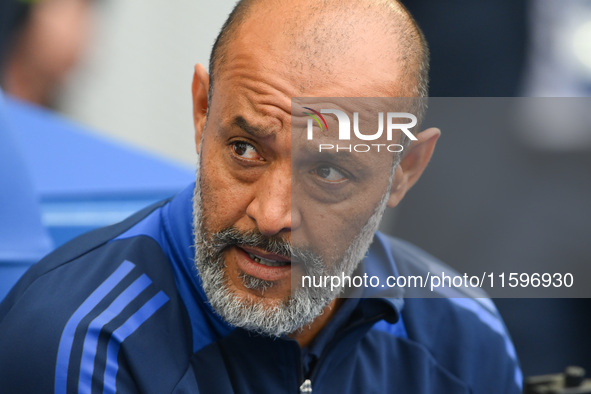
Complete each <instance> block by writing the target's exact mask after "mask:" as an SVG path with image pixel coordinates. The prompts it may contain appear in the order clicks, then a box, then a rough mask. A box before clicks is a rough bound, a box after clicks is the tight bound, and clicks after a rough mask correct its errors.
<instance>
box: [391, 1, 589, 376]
mask: <svg viewBox="0 0 591 394" xmlns="http://www.w3.org/2000/svg"><path fill="white" fill-rule="evenodd" d="M403 3H404V4H405V5H406V6H407V7H408V9H409V10H410V11H411V12H412V14H413V15H414V16H415V19H416V20H417V22H418V24H419V25H420V26H421V28H422V29H423V30H424V32H425V36H426V38H427V40H428V42H429V44H430V48H431V65H432V66H431V73H430V76H431V79H430V96H432V97H433V96H435V97H516V96H517V97H519V96H525V97H581V96H588V95H589V92H591V50H590V49H589V43H591V2H589V1H580V0H535V1H526V0H518V1H513V0H481V1H477V2H467V1H462V0H450V1H445V2H441V1H438V0H403ZM523 100H524V101H525V100H531V99H523ZM538 100H539V99H538ZM546 100H548V99H546ZM521 102H523V101H521ZM529 102H533V101H529ZM537 102H538V103H539V102H540V101H537ZM563 103H564V101H563ZM553 113H554V114H555V113H556V112H552V111H548V114H549V115H550V116H552V114H553ZM579 113H581V111H579ZM531 118H532V117H531V116H530V119H528V120H529V121H532V120H533V119H531ZM547 120H549V119H542V120H541V122H540V123H541V125H543V124H544V123H546V124H552V123H551V122H546V121H547ZM587 124H588V123H587ZM530 129H531V130H535V132H534V133H532V134H525V129H523V128H518V127H516V128H512V129H498V130H495V131H494V132H487V131H484V128H483V127H477V128H474V127H472V128H466V129H463V130H460V129H453V128H449V129H446V128H445V127H443V126H442V131H443V136H444V137H443V138H441V140H440V142H439V143H438V146H439V148H440V150H441V151H446V152H453V153H450V154H449V155H445V156H438V155H435V156H434V157H433V159H432V162H431V165H430V167H429V171H427V173H426V174H425V175H424V176H423V179H422V181H421V182H420V183H419V184H418V185H417V187H416V188H414V190H413V191H412V192H411V196H410V198H407V199H405V200H404V201H403V202H402V204H401V206H400V208H399V209H398V210H397V213H396V217H395V220H394V221H393V222H392V223H391V224H390V227H389V228H387V229H386V228H384V230H385V231H388V232H391V233H392V232H393V233H394V234H395V235H399V236H401V237H402V238H404V239H407V240H409V241H411V242H415V243H417V244H419V245H421V246H422V247H425V248H426V249H427V250H430V251H432V252H433V253H434V254H435V255H437V256H440V257H443V259H444V260H447V261H453V262H454V264H456V265H455V266H454V268H456V269H458V270H460V271H462V270H469V269H470V267H471V266H472V265H473V264H474V262H476V261H478V262H481V263H483V264H486V265H487V267H491V268H494V269H495V270H497V271H499V270H501V269H505V268H506V267H507V266H510V265H511V263H512V262H519V263H523V264H528V265H529V267H531V268H532V270H533V269H541V268H542V267H548V268H553V269H554V270H566V271H568V269H569V267H572V266H580V265H587V264H589V262H590V261H591V244H590V243H589V242H588V239H587V238H588V237H587V236H586V234H589V223H591V209H589V201H591V182H590V181H589V175H588V172H589V168H591V154H590V153H591V143H590V141H591V138H590V137H591V133H590V132H589V130H588V129H587V130H586V131H587V132H586V133H584V134H580V133H579V134H576V133H574V132H575V131H577V129H576V128H574V127H573V128H570V127H562V128H558V129H557V128H554V127H537V128H536V127H532V128H530ZM580 130H584V129H580ZM467 163H469V164H468V165H469V166H470V168H471V171H469V172H466V171H463V170H464V169H465V166H466V164H467ZM458 171H462V174H463V175H462V177H458V176H457V175H456V174H457V173H458ZM475 185H476V186H478V187H475ZM434 196H436V200H437V201H436V203H434V201H433V199H434ZM425 207H427V208H426V209H425ZM428 226H430V228H431V231H428V232H425V231H424V229H425V228H426V227H428ZM557 266H559V267H560V268H556V267H557ZM584 279H585V278H581V280H584ZM495 303H496V304H497V306H498V307H499V310H500V312H501V314H502V315H503V317H504V319H505V323H506V324H507V326H508V328H509V332H510V333H511V335H512V338H513V340H514V343H515V347H516V350H517V353H518V355H519V359H520V361H521V363H522V368H523V372H524V374H525V376H528V375H533V374H543V373H555V372H560V371H562V370H563V368H564V367H565V366H567V365H569V364H575V365H581V366H583V367H585V368H586V369H587V370H590V369H591V337H590V336H589V334H588V327H589V325H590V324H591V321H590V318H589V311H590V310H591V302H590V300H589V299H496V300H495Z"/></svg>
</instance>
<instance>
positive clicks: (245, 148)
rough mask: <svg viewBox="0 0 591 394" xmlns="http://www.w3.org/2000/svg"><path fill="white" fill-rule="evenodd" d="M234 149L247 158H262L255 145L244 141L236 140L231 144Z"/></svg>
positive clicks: (237, 153)
mask: <svg viewBox="0 0 591 394" xmlns="http://www.w3.org/2000/svg"><path fill="white" fill-rule="evenodd" d="M231 148H232V151H233V152H234V154H235V155H236V156H239V157H240V158H241V159H246V160H262V158H261V156H260V155H259V153H258V152H257V150H256V149H255V147H254V146H252V145H251V144H249V143H248V142H244V141H234V142H232V144H231Z"/></svg>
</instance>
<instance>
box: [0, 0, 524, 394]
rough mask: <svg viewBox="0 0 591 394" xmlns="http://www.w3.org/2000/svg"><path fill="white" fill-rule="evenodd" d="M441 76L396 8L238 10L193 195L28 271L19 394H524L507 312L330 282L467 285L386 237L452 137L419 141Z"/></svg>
mask: <svg viewBox="0 0 591 394" xmlns="http://www.w3.org/2000/svg"><path fill="white" fill-rule="evenodd" d="M427 59H428V54H427V47H426V45H425V43H424V42H423V39H422V35H421V33H420V30H419V29H418V27H417V26H416V24H415V23H414V22H413V20H412V18H411V17H410V15H409V14H408V13H407V12H406V10H405V9H404V8H403V7H402V6H400V5H399V4H398V3H395V2H390V1H377V0H364V1H353V0H334V1H331V0H329V1H322V2H317V1H308V0H301V1H270V0H262V1H243V2H240V3H239V4H238V5H237V6H236V8H235V9H234V11H233V12H232V14H231V15H230V16H229V18H228V20H227V22H226V24H225V25H224V27H223V29H222V31H221V33H220V35H219V36H218V39H217V40H216V43H215V45H214V48H213V51H212V55H211V59H210V67H209V69H210V75H208V73H207V72H206V70H205V68H204V67H203V66H201V65H197V66H196V67H195V74H194V79H193V85H192V87H193V89H192V91H193V104H194V105H193V109H194V123H195V131H196V132H195V141H196V145H197V153H198V154H199V166H198V169H197V177H196V182H195V184H193V185H190V186H189V187H188V188H187V189H186V190H185V191H183V192H181V193H180V194H179V195H177V196H175V197H174V198H172V199H170V200H167V201H164V202H162V203H159V204H157V205H155V206H152V207H149V208H146V209H145V210H143V211H141V212H139V213H137V214H136V215H134V216H132V217H131V218H129V219H127V220H126V221H124V222H122V223H119V224H116V225H114V226H111V227H108V228H104V229H101V230H98V231H95V232H92V233H89V234H86V235H84V236H82V237H80V238H78V239H76V240H74V241H72V242H71V243H69V244H67V245H65V246H64V247H62V248H60V249H58V250H57V251H56V252H54V253H53V254H51V255H50V256H48V257H47V258H45V259H44V260H42V261H41V262H40V263H39V264H37V265H36V266H35V267H34V268H33V269H32V270H31V271H29V272H28V273H27V274H26V275H25V277H24V278H23V279H22V280H21V281H20V282H19V283H18V284H17V285H16V287H15V288H14V289H13V291H12V292H11V293H10V294H9V296H8V297H7V298H6V300H5V301H4V302H3V303H2V304H1V305H0V334H1V335H0V347H1V349H2V352H1V353H0V387H2V388H3V390H4V391H3V392H15V393H16V392H19V393H21V392H35V393H40V392H52V391H53V392H56V393H67V392H103V393H107V392H124V393H127V392H142V393H172V392H174V393H177V392H178V393H198V392H199V393H233V392H236V393H254V392H257V393H261V392H263V393H283V392H286V393H297V392H301V393H309V392H315V393H348V392H355V393H359V392H363V393H383V392H396V393H413V394H414V393H517V392H519V391H520V385H521V375H520V371H519V367H518V364H517V361H516V359H515V354H514V351H513V346H512V344H511V341H510V339H509V338H508V336H507V333H506V332H505V329H504V326H503V323H502V321H501V320H500V318H499V316H498V314H497V312H496V310H495V309H494V306H492V304H491V303H490V301H489V300H487V299H478V300H476V299H470V298H453V299H450V298H441V297H440V298H427V299H423V298H407V299H403V298H402V297H401V294H399V293H392V294H385V293H382V292H375V291H374V292H372V289H370V287H371V286H367V285H366V286H355V285H354V286H350V285H345V284H344V283H342V284H339V285H335V284H334V283H332V282H330V283H329V282H325V283H324V284H323V285H317V284H313V285H311V284H310V283H317V282H314V281H313V280H314V279H312V277H314V278H315V279H317V278H329V279H330V278H332V279H331V281H332V280H334V278H338V277H342V278H345V277H355V278H363V277H364V276H365V277H368V273H369V274H371V278H374V277H375V278H376V280H378V281H379V280H384V282H381V283H385V280H386V279H387V278H390V279H391V280H395V279H396V278H401V277H404V275H410V274H413V275H415V274H416V275H420V274H425V273H426V272H427V271H429V272H431V271H441V270H445V271H446V272H451V270H449V269H448V268H447V267H446V266H444V265H443V264H442V263H440V262H438V261H437V260H435V259H434V258H433V257H431V256H429V255H428V254H426V253H425V252H423V251H421V250H420V249H418V248H416V247H414V246H412V245H409V244H407V243H405V242H403V241H400V240H397V239H393V238H390V237H388V236H385V235H383V234H381V233H379V232H376V230H377V226H378V224H379V222H380V219H381V217H382V215H383V212H384V209H385V208H386V207H388V206H389V207H394V206H396V205H397V204H398V203H399V201H400V200H401V199H402V198H403V197H404V195H405V193H406V191H407V190H408V189H409V188H410V187H411V186H412V185H413V184H414V183H415V182H416V181H417V180H418V178H419V177H420V175H421V173H422V171H423V170H424V168H425V166H426V165H427V163H428V161H429V159H430V157H431V154H432V152H433V149H434V147H435V142H436V140H437V138H438V136H439V130H437V129H427V130H424V131H422V132H420V133H418V132H416V130H414V129H412V132H411V129H410V128H411V126H413V127H414V126H415V125H416V124H417V123H418V122H420V118H421V116H422V111H423V110H424V105H422V104H421V100H420V98H421V97H424V96H426V86H427V80H426V78H427V68H428V61H427ZM374 97H380V98H388V97H391V98H396V97H406V98H407V99H401V100H398V101H397V100H395V99H392V100H394V101H391V100H390V99H373V98H374ZM408 97H411V98H412V97H415V98H418V99H408ZM351 98H353V99H351ZM417 100H418V101H417ZM384 108H385V111H387V110H388V108H389V109H390V110H395V111H394V112H383V110H384ZM378 110H379V111H380V112H378ZM369 113H371V114H372V116H378V117H380V116H382V117H383V116H385V115H384V114H386V113H387V116H386V117H385V118H380V119H381V120H379V122H380V123H379V124H380V126H379V132H378V133H375V134H372V135H370V134H368V133H363V132H361V131H360V130H359V129H360V128H362V127H363V130H369V127H370V126H371V127H377V126H376V125H375V121H374V123H371V121H370V120H369V118H370V117H371V116H369V115H368V114H369ZM355 114H357V115H355ZM392 114H393V115H392ZM345 118H347V119H353V127H352V128H353V129H354V135H353V136H352V137H351V136H347V133H349V134H351V129H349V128H346V127H341V126H342V124H341V122H342V121H343V122H344V121H345ZM400 119H403V121H401V120H400ZM409 120H410V123H409V122H408V121H409ZM401 122H402V123H401ZM413 122H414V123H413ZM384 124H386V125H387V128H388V132H387V133H386V132H384V133H383V132H382V131H383V130H384ZM332 130H338V137H339V139H337V137H336V135H337V134H335V133H332ZM341 137H343V138H341ZM369 140H371V142H372V143H370V142H369ZM343 143H347V144H349V145H348V146H349V148H348V149H347V146H346V145H339V144H343ZM335 144H336V148H334V146H335ZM329 145H332V146H333V148H334V149H332V150H331V149H328V148H327V147H328V146H329ZM366 146H367V147H368V148H369V149H370V150H371V152H369V151H365V147H366ZM377 271H380V273H377ZM306 277H307V278H308V279H310V280H309V281H308V285H306V284H305V283H306V282H305V278H306ZM382 287H384V286H382ZM454 294H455V295H456V296H459V297H462V296H465V294H463V293H461V292H458V293H454ZM477 294H478V295H479V296H480V297H482V296H483V295H482V294H481V293H477Z"/></svg>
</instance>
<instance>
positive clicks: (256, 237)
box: [209, 227, 321, 269]
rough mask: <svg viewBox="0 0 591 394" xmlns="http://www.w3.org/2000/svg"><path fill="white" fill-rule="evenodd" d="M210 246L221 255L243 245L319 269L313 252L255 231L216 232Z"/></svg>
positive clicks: (228, 229) (318, 260)
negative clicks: (231, 248)
mask: <svg viewBox="0 0 591 394" xmlns="http://www.w3.org/2000/svg"><path fill="white" fill-rule="evenodd" d="M209 243H210V245H211V246H212V247H213V248H214V249H216V250H217V251H218V255H221V253H222V252H223V250H224V249H226V248H227V247H229V246H234V245H243V246H248V247H252V248H257V249H261V250H264V251H266V252H268V253H273V254H277V255H279V256H282V257H285V258H288V259H290V260H294V261H297V262H298V263H301V264H302V265H304V266H308V267H309V268H312V267H314V268H316V269H318V268H319V267H317V266H318V264H319V262H320V261H321V258H320V257H319V256H318V255H317V254H316V253H314V252H312V251H310V250H308V249H305V248H299V247H294V246H293V245H291V244H290V242H289V241H286V240H285V239H282V238H281V237H278V236H271V237H269V236H265V235H263V234H261V233H260V232H259V231H257V230H250V231H240V230H238V229H236V228H235V227H229V228H227V229H224V230H221V231H218V232H216V233H212V234H211V239H210V240H209Z"/></svg>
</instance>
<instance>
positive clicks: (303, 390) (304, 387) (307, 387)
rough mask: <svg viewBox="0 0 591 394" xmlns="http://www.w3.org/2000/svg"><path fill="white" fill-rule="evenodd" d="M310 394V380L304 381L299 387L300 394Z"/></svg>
mask: <svg viewBox="0 0 591 394" xmlns="http://www.w3.org/2000/svg"><path fill="white" fill-rule="evenodd" d="M311 392H312V381H310V379H306V380H304V383H302V385H301V386H300V394H304V393H311Z"/></svg>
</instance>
